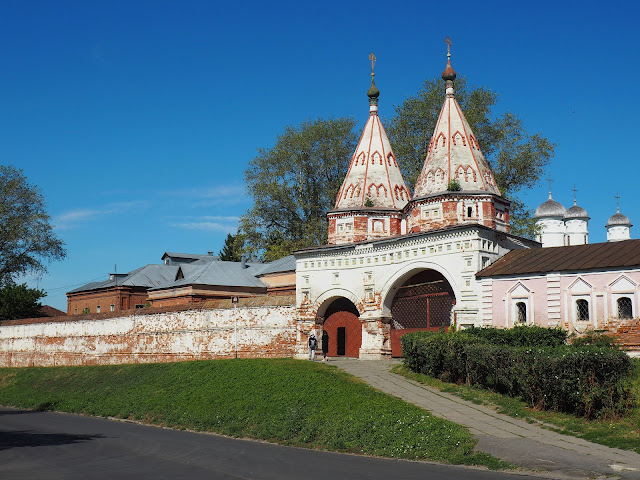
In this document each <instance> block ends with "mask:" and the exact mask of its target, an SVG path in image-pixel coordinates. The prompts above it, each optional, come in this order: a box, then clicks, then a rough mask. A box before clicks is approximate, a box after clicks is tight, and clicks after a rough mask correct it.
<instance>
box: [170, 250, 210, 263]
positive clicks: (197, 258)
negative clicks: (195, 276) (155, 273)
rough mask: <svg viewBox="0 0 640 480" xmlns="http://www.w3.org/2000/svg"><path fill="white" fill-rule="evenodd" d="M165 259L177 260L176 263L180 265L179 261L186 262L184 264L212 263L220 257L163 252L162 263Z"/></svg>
mask: <svg viewBox="0 0 640 480" xmlns="http://www.w3.org/2000/svg"><path fill="white" fill-rule="evenodd" d="M166 258H170V259H171V260H172V261H176V260H178V261H177V262H176V263H180V261H179V260H186V261H187V262H185V263H192V262H200V263H202V262H214V261H217V260H219V259H220V257H218V256H216V255H201V254H196V253H178V252H164V255H162V260H163V261H164V260H165V259H166Z"/></svg>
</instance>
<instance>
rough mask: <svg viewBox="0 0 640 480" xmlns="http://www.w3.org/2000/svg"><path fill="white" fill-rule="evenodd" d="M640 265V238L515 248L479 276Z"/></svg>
mask: <svg viewBox="0 0 640 480" xmlns="http://www.w3.org/2000/svg"><path fill="white" fill-rule="evenodd" d="M631 267H640V240H623V241H620V242H605V243H592V244H589V245H573V246H569V247H547V248H530V249H521V250H512V251H511V252H509V253H507V254H506V255H504V256H503V257H501V258H499V259H498V260H497V261H495V262H494V263H493V264H491V265H489V266H488V267H487V268H484V269H482V270H480V271H479V272H478V273H476V277H478V278H482V277H500V276H509V275H525V274H532V273H549V272H568V271H571V272H579V271H585V270H600V269H613V268H631Z"/></svg>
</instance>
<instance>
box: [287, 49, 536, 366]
mask: <svg viewBox="0 0 640 480" xmlns="http://www.w3.org/2000/svg"><path fill="white" fill-rule="evenodd" d="M371 73H372V77H371V79H372V83H371V88H370V89H369V91H368V92H367V96H368V97H369V118H368V120H367V122H366V124H365V127H364V129H363V132H362V136H361V137H360V142H359V143H358V146H357V147H356V149H355V152H354V155H353V157H352V159H351V162H350V163H349V168H348V170H347V174H346V176H345V179H344V182H343V183H342V187H341V188H340V191H339V193H338V195H337V197H336V203H335V207H334V208H333V209H332V210H330V211H329V212H327V220H328V232H327V233H328V244H327V245H323V246H319V247H312V248H308V249H305V250H301V251H298V252H296V253H295V256H296V284H297V290H296V293H297V294H296V306H297V308H298V324H299V331H300V332H301V333H300V335H299V341H300V351H301V353H300V354H301V356H302V355H304V351H305V350H306V344H305V343H304V332H305V331H309V330H310V329H312V328H313V329H318V327H320V324H321V323H322V321H324V325H325V328H326V329H327V331H328V332H330V335H331V337H332V338H331V339H330V349H329V351H330V353H331V354H333V355H339V354H340V355H341V354H342V351H343V347H344V355H345V356H359V357H360V358H371V359H373V358H380V357H383V356H388V355H390V354H392V355H395V356H399V355H401V350H400V337H401V335H402V334H403V333H407V332H409V331H412V330H438V329H440V328H442V327H447V326H449V325H450V324H451V321H452V320H453V321H454V322H455V324H456V325H457V326H458V327H460V328H466V327H469V326H483V325H490V324H491V322H492V320H491V318H492V312H491V309H490V307H488V306H487V305H486V304H485V303H484V300H483V299H484V296H486V295H487V294H488V292H485V291H483V288H487V289H489V288H490V285H488V284H487V286H486V287H485V284H484V283H482V284H481V283H480V282H479V281H477V280H476V277H475V275H476V273H477V272H478V271H479V270H480V269H482V268H484V267H485V266H487V265H490V264H491V263H492V262H494V261H495V260H497V259H498V258H500V257H501V256H502V255H504V254H505V253H506V252H507V251H509V250H513V249H514V248H529V247H536V246H539V244H537V243H536V242H533V241H530V240H527V239H524V238H520V237H516V236H514V235H511V234H510V230H511V226H510V222H509V209H510V202H509V201H508V200H506V199H505V198H503V197H502V196H501V194H500V191H499V189H498V187H497V185H496V183H495V179H494V177H493V174H492V173H491V169H490V167H489V163H488V162H487V161H486V159H485V158H484V156H483V154H482V152H481V150H480V146H479V144H478V142H477V141H476V136H475V135H474V133H473V132H472V131H471V128H470V126H469V122H467V120H466V118H465V117H464V114H463V113H462V110H461V108H460V105H459V104H458V102H457V100H456V98H455V88H454V80H455V78H456V73H455V72H454V70H453V68H452V66H451V60H450V52H449V51H447V66H446V68H445V71H444V72H443V73H442V79H443V80H444V85H443V86H444V91H443V94H444V96H445V102H444V104H443V106H442V110H441V112H440V116H439V120H438V122H437V124H436V127H435V129H434V133H433V135H432V137H431V143H430V144H429V148H428V149H427V156H426V158H425V162H424V165H423V168H422V171H421V173H420V176H419V177H418V179H417V181H416V184H415V191H414V192H413V195H412V196H411V198H408V196H405V195H400V194H398V192H401V191H403V192H407V191H408V189H407V188H406V184H405V182H404V180H403V178H402V173H401V171H400V165H399V162H398V160H397V158H396V156H395V154H394V153H393V150H392V148H391V143H390V142H389V138H388V137H387V134H386V132H385V130H384V128H383V126H382V123H381V122H380V118H379V116H378V97H379V95H380V91H379V90H378V89H377V87H376V86H375V84H374V82H373V71H372V72H371ZM434 139H437V140H438V141H437V142H435V143H434ZM425 140H426V139H425ZM434 172H439V173H437V175H436V174H434ZM434 175H435V176H434ZM454 184H455V185H456V188H452V187H451V186H452V185H454ZM450 187H451V188H450ZM347 298H348V300H346V299H347ZM338 299H340V300H338ZM334 302H335V305H334ZM345 302H347V303H345ZM348 303H351V306H349V305H348ZM327 304H329V306H330V307H332V309H331V310H330V311H328V312H326V314H325V312H324V310H323V308H324V305H327ZM454 305H455V306H454ZM356 306H357V309H356V308H355V307H356ZM358 312H359V314H358ZM454 316H455V318H453V317H454ZM350 332H351V333H350ZM350 335H351V336H350ZM338 340H340V343H339V344H338ZM343 343H344V345H343ZM358 344H359V350H358V351H357V352H356V346H355V345H358ZM338 348H340V350H339V351H338Z"/></svg>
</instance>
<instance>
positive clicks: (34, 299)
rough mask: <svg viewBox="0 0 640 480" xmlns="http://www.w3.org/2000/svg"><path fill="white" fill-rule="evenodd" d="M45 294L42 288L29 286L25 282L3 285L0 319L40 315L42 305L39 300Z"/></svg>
mask: <svg viewBox="0 0 640 480" xmlns="http://www.w3.org/2000/svg"><path fill="white" fill-rule="evenodd" d="M45 295H46V293H44V292H43V291H42V290H37V289H35V288H27V285H26V284H24V283H23V284H22V285H14V284H12V283H9V284H7V285H5V286H3V287H2V288H0V320H15V319H18V318H36V317H39V316H40V308H41V307H42V305H41V304H40V302H39V300H40V299H41V298H43V297H44V296H45Z"/></svg>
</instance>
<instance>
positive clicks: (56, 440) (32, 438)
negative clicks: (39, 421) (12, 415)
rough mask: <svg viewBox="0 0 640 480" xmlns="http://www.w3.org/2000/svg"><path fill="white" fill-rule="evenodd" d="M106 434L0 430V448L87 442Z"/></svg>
mask: <svg viewBox="0 0 640 480" xmlns="http://www.w3.org/2000/svg"><path fill="white" fill-rule="evenodd" d="M97 438H104V435H71V434H66V433H35V432H30V431H28V430H24V431H15V432H2V431H0V450H9V449H11V448H18V447H44V446H54V445H67V444H73V443H80V442H87V441H89V440H94V439H97Z"/></svg>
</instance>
